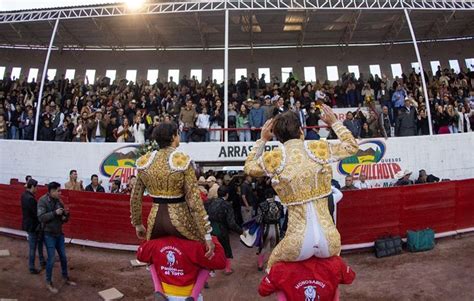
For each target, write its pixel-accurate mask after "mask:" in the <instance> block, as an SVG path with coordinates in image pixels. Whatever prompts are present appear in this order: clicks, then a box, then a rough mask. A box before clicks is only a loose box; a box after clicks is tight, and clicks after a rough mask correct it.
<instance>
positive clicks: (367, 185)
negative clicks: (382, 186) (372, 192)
mask: <svg viewBox="0 0 474 301" xmlns="http://www.w3.org/2000/svg"><path fill="white" fill-rule="evenodd" d="M354 186H355V187H357V188H359V189H369V188H372V185H371V184H370V183H369V182H367V181H365V182H364V183H362V182H361V181H358V182H356V183H355V184H354Z"/></svg>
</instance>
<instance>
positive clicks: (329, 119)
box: [321, 105, 337, 126]
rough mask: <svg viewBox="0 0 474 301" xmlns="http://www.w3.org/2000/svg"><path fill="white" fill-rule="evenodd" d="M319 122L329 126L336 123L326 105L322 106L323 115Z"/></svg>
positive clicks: (332, 113) (332, 112) (334, 117)
mask: <svg viewBox="0 0 474 301" xmlns="http://www.w3.org/2000/svg"><path fill="white" fill-rule="evenodd" d="M321 120H322V121H324V123H326V124H327V125H329V126H332V125H333V124H334V123H335V122H337V118H336V116H335V115H334V111H333V110H332V109H331V108H330V107H329V106H327V105H323V115H322V116H321Z"/></svg>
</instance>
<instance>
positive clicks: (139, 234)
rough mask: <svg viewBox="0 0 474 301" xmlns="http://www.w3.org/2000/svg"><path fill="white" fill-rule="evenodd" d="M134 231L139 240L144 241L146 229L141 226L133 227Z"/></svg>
mask: <svg viewBox="0 0 474 301" xmlns="http://www.w3.org/2000/svg"><path fill="white" fill-rule="evenodd" d="M135 231H136V232H137V237H138V238H139V239H145V238H146V229H145V226H143V225H137V226H135Z"/></svg>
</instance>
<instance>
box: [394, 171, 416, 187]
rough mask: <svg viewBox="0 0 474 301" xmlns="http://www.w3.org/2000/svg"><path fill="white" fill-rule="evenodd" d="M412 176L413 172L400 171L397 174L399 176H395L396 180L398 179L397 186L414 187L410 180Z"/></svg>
mask: <svg viewBox="0 0 474 301" xmlns="http://www.w3.org/2000/svg"><path fill="white" fill-rule="evenodd" d="M411 174H412V173H411V171H409V170H408V169H405V170H400V171H399V172H397V174H396V175H395V179H397V182H396V183H395V186H405V185H413V184H414V183H413V181H412V180H410V176H411Z"/></svg>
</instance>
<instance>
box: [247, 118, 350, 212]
mask: <svg viewBox="0 0 474 301" xmlns="http://www.w3.org/2000/svg"><path fill="white" fill-rule="evenodd" d="M332 129H333V130H334V131H335V133H336V134H337V136H338V137H339V140H340V141H338V142H336V143H329V142H327V141H322V140H313V141H303V140H301V139H293V140H289V141H287V142H286V143H285V144H284V145H283V147H280V148H277V149H274V150H272V151H268V152H264V149H265V142H264V141H262V140H259V141H257V142H256V144H255V146H254V147H253V149H252V151H251V152H250V154H249V156H248V158H247V160H246V162H245V168H244V170H245V173H246V174H248V175H250V176H253V177H262V176H269V177H271V178H272V186H273V188H274V189H275V191H276V192H277V194H278V196H279V197H280V199H281V201H282V203H283V204H285V205H297V204H303V203H306V202H309V201H312V200H315V199H319V198H323V197H325V196H327V195H329V194H330V193H331V179H332V168H331V166H330V165H329V163H331V162H336V161H339V160H342V159H344V158H346V157H349V156H352V155H354V154H355V153H356V152H357V150H358V149H359V146H358V144H357V141H356V140H355V139H354V137H353V136H352V134H351V132H350V131H349V130H348V129H347V128H346V127H344V126H343V125H342V123H341V122H339V121H338V122H336V123H335V124H334V125H333V126H332Z"/></svg>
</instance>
